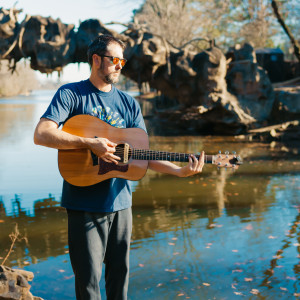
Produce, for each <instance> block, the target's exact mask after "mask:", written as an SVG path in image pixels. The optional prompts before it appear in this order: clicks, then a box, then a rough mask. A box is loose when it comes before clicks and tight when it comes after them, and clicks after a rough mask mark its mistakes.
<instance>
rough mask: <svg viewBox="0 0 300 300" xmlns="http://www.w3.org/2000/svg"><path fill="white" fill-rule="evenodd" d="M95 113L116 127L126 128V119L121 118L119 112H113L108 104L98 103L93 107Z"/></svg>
mask: <svg viewBox="0 0 300 300" xmlns="http://www.w3.org/2000/svg"><path fill="white" fill-rule="evenodd" d="M93 113H94V116H95V117H98V118H99V119H100V120H102V121H105V122H106V123H108V124H110V125H112V126H114V127H117V128H125V120H124V119H123V118H121V116H120V114H119V113H118V112H113V111H112V109H111V108H110V107H108V106H107V107H102V106H101V105H98V106H97V107H94V108H93Z"/></svg>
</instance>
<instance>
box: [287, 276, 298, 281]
mask: <svg viewBox="0 0 300 300" xmlns="http://www.w3.org/2000/svg"><path fill="white" fill-rule="evenodd" d="M286 279H290V280H295V281H296V280H297V278H296V277H290V276H287V277H286Z"/></svg>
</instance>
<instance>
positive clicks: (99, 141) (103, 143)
mask: <svg viewBox="0 0 300 300" xmlns="http://www.w3.org/2000/svg"><path fill="white" fill-rule="evenodd" d="M88 145H89V149H90V150H91V151H92V152H93V153H94V154H96V155H97V156H98V157H100V158H101V159H103V160H104V161H106V162H108V163H114V164H118V161H119V160H120V157H118V156H116V155H114V153H115V152H116V146H117V144H115V143H113V142H111V141H110V140H108V139H106V138H94V139H89V143H88Z"/></svg>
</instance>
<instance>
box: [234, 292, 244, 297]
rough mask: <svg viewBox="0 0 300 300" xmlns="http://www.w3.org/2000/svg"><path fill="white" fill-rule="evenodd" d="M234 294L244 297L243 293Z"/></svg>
mask: <svg viewBox="0 0 300 300" xmlns="http://www.w3.org/2000/svg"><path fill="white" fill-rule="evenodd" d="M234 293H235V294H236V295H238V296H243V293H241V292H234Z"/></svg>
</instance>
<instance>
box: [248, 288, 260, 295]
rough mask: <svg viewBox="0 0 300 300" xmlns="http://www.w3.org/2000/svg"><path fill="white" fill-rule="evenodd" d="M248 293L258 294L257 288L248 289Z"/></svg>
mask: <svg viewBox="0 0 300 300" xmlns="http://www.w3.org/2000/svg"><path fill="white" fill-rule="evenodd" d="M250 293H251V294H253V295H257V294H259V290H257V289H252V290H251V291H250Z"/></svg>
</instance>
